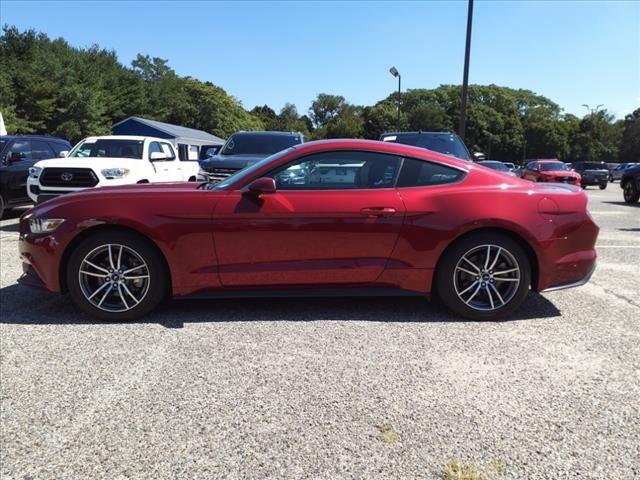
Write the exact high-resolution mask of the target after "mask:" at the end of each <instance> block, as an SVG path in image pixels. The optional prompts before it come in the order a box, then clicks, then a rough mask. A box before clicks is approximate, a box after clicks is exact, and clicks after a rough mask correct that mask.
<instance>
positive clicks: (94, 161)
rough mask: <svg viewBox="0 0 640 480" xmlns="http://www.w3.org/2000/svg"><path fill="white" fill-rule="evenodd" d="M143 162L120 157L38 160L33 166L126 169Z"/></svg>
mask: <svg viewBox="0 0 640 480" xmlns="http://www.w3.org/2000/svg"><path fill="white" fill-rule="evenodd" d="M145 161H146V160H139V159H136V158H122V157H67V158H52V159H50V160H40V161H39V162H37V163H36V164H35V165H34V166H35V167H40V168H47V167H55V168H93V169H96V170H100V169H103V168H118V167H127V166H129V165H132V164H135V165H139V164H140V163H141V162H145Z"/></svg>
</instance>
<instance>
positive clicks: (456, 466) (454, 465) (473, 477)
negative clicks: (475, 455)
mask: <svg viewBox="0 0 640 480" xmlns="http://www.w3.org/2000/svg"><path fill="white" fill-rule="evenodd" d="M442 479H443V480H484V476H483V475H482V474H481V473H480V471H479V470H478V469H477V468H476V467H475V466H474V465H471V464H470V463H461V462H460V461H458V460H452V461H451V462H449V463H447V464H446V465H445V466H444V468H443V469H442Z"/></svg>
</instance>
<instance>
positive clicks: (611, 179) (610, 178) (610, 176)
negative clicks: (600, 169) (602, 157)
mask: <svg viewBox="0 0 640 480" xmlns="http://www.w3.org/2000/svg"><path fill="white" fill-rule="evenodd" d="M609 182H610V183H613V175H609Z"/></svg>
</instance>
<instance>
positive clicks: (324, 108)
mask: <svg viewBox="0 0 640 480" xmlns="http://www.w3.org/2000/svg"><path fill="white" fill-rule="evenodd" d="M347 105H348V104H347V101H346V100H345V98H344V97H343V96H340V95H328V94H326V93H320V94H319V95H318V96H317V98H316V99H315V100H314V101H313V103H312V104H311V108H310V109H309V118H311V122H312V123H313V126H314V127H315V128H322V127H326V126H327V124H328V123H329V122H330V121H331V120H333V119H334V118H336V117H338V116H339V115H340V114H341V113H342V111H343V110H344V109H345V108H346V107H347Z"/></svg>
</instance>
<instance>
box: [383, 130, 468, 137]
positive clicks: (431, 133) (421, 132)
mask: <svg viewBox="0 0 640 480" xmlns="http://www.w3.org/2000/svg"><path fill="white" fill-rule="evenodd" d="M390 135H456V134H455V133H454V132H424V131H422V130H418V131H417V132H385V133H383V134H382V135H380V136H381V137H388V136H390Z"/></svg>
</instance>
